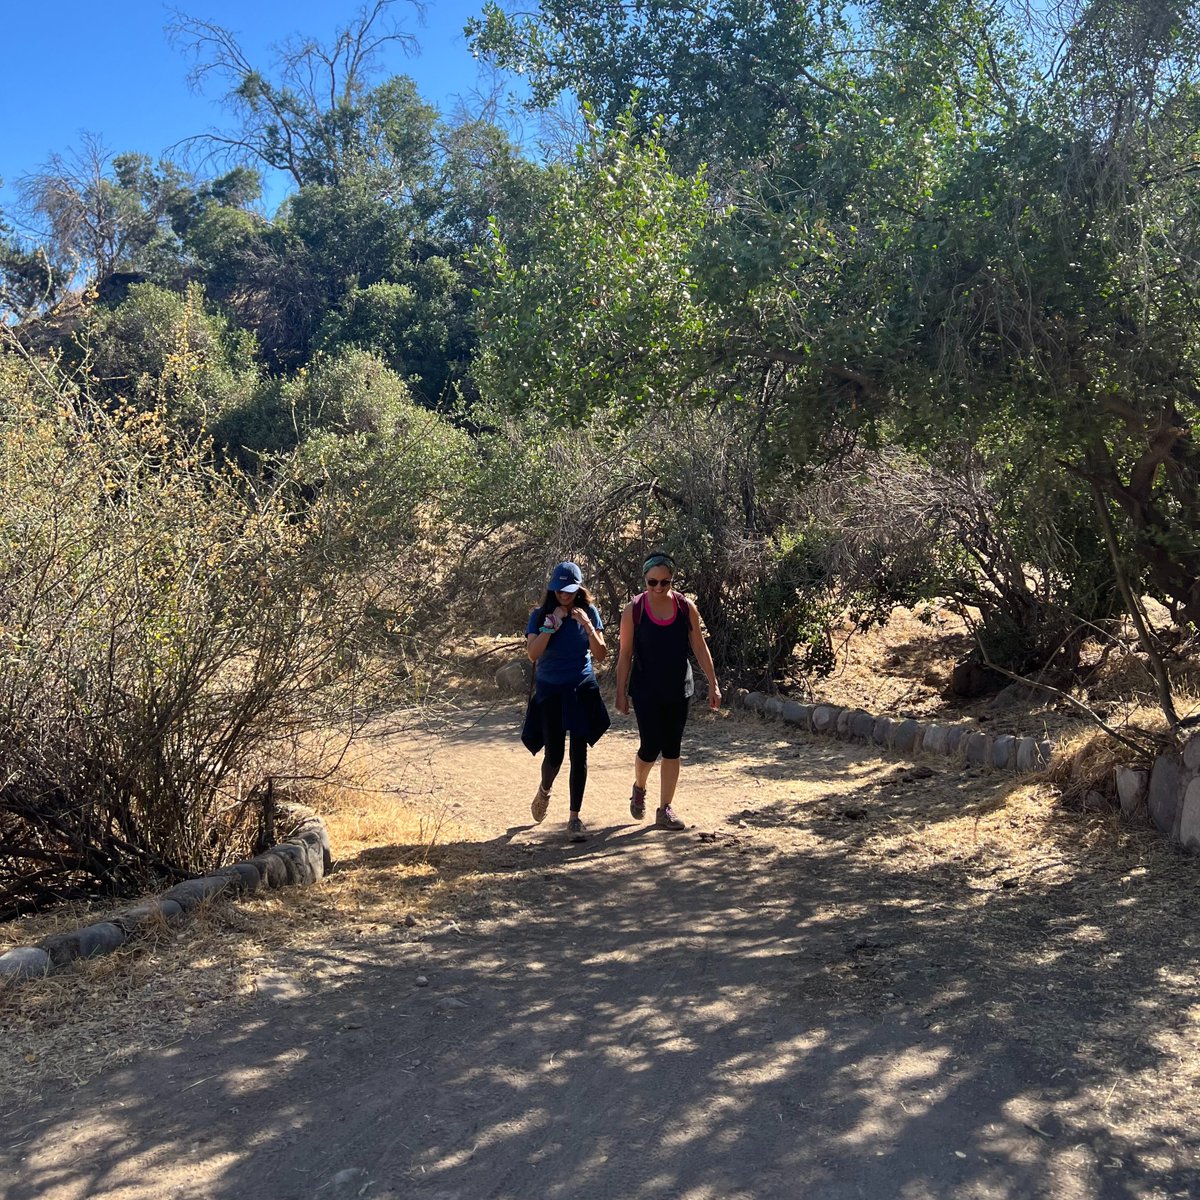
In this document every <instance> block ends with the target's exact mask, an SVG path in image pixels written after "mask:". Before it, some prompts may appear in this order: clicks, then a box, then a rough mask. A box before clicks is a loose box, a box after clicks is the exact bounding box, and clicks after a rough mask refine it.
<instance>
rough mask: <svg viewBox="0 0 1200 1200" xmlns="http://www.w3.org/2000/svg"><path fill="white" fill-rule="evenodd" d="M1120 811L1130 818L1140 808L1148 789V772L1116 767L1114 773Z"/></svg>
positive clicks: (1134, 768)
mask: <svg viewBox="0 0 1200 1200" xmlns="http://www.w3.org/2000/svg"><path fill="white" fill-rule="evenodd" d="M1114 774H1115V775H1116V782H1117V799H1118V800H1119V801H1120V804H1121V811H1122V812H1123V813H1124V814H1125V815H1126V816H1127V817H1131V816H1133V814H1134V813H1135V812H1137V810H1138V809H1139V808H1140V807H1141V806H1142V802H1143V801H1144V800H1145V799H1146V791H1147V789H1148V788H1149V787H1150V772H1149V771H1147V770H1145V769H1144V768H1142V767H1118V768H1117V769H1116V771H1115V772H1114Z"/></svg>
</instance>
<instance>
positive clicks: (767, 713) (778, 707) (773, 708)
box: [762, 696, 783, 720]
mask: <svg viewBox="0 0 1200 1200" xmlns="http://www.w3.org/2000/svg"><path fill="white" fill-rule="evenodd" d="M762 714H763V716H764V717H773V718H774V719H775V720H778V719H779V718H780V717H782V716H783V698H782V697H781V696H768V697H767V698H766V700H764V701H763V706H762Z"/></svg>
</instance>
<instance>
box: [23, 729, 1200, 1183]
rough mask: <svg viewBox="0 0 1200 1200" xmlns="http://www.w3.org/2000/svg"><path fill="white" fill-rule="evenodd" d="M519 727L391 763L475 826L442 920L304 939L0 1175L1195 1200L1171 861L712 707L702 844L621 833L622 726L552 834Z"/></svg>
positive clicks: (1181, 940)
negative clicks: (581, 814)
mask: <svg viewBox="0 0 1200 1200" xmlns="http://www.w3.org/2000/svg"><path fill="white" fill-rule="evenodd" d="M514 711H515V710H513V709H510V708H504V709H502V710H500V711H492V712H488V711H484V710H480V711H479V712H478V713H475V714H471V713H467V714H465V715H463V716H462V717H461V718H460V719H459V720H457V721H455V722H451V723H450V724H448V725H446V726H444V727H442V728H440V729H438V730H434V731H425V732H409V733H406V734H403V735H397V736H396V737H394V738H392V739H391V740H390V741H388V742H387V743H385V744H383V745H382V747H381V750H382V752H383V753H385V754H387V755H389V756H390V757H391V760H392V761H393V763H394V764H395V769H396V771H397V772H399V771H400V770H401V769H402V764H404V763H411V762H412V761H413V760H414V759H415V760H416V761H418V762H419V763H420V764H421V770H422V771H423V772H424V773H425V774H426V775H427V776H428V778H429V781H430V782H431V783H432V784H433V786H434V788H435V790H437V791H440V792H441V793H442V794H443V795H444V796H445V797H446V798H447V802H448V803H452V804H457V805H461V806H462V808H461V809H460V810H457V811H460V812H461V813H462V814H463V815H464V816H465V817H467V818H468V819H469V820H470V821H471V822H472V823H473V824H474V825H476V826H478V828H479V831H480V832H479V834H478V837H477V838H474V837H473V838H471V839H470V843H471V844H470V845H468V846H463V845H459V846H455V847H447V848H446V850H447V854H448V859H447V861H449V858H451V857H453V854H452V853H451V852H453V853H458V854H462V853H464V852H467V851H469V852H470V855H471V857H472V859H473V860H475V861H477V862H478V863H479V866H480V872H481V874H480V876H479V879H478V882H477V886H475V887H473V888H472V889H470V890H468V891H464V893H463V899H462V902H461V905H460V906H459V908H458V909H457V910H456V911H455V912H454V914H453V920H449V921H447V920H442V919H439V920H436V921H429V922H419V923H418V924H416V925H415V926H411V927H410V926H408V925H405V924H403V923H399V922H398V923H397V924H396V925H395V926H394V927H390V928H382V929H381V928H376V927H373V928H372V929H370V930H369V931H367V932H363V931H362V930H356V929H354V928H353V922H352V921H351V920H350V919H347V922H346V924H345V925H344V926H340V925H331V926H330V927H329V928H328V929H325V930H319V931H315V936H314V943H313V947H312V948H311V949H310V950H309V951H308V952H307V953H304V954H302V955H301V954H300V953H299V952H294V954H293V957H292V958H291V959H289V958H288V957H287V956H283V957H281V958H280V960H279V961H277V962H275V963H273V964H270V970H269V971H267V972H264V984H263V986H262V988H261V990H260V995H259V998H258V999H257V1000H256V1001H255V1002H254V1004H253V1005H252V1006H250V1007H248V1008H241V1009H233V1010H230V1011H229V1012H228V1013H226V1014H224V1015H223V1016H222V1018H221V1019H220V1020H218V1021H217V1022H216V1023H215V1025H214V1026H213V1027H211V1028H210V1029H209V1030H208V1031H207V1032H205V1033H203V1034H201V1035H199V1036H197V1037H195V1038H193V1039H192V1040H189V1041H186V1042H183V1043H180V1044H177V1045H175V1046H173V1047H170V1048H167V1049H165V1050H162V1051H159V1052H155V1053H147V1054H143V1055H141V1056H139V1057H138V1058H135V1059H134V1060H133V1061H132V1062H130V1063H129V1064H128V1065H127V1066H125V1067H122V1068H121V1069H119V1070H117V1071H114V1072H113V1073H111V1074H110V1075H108V1076H107V1077H105V1078H103V1079H99V1080H95V1081H93V1082H91V1083H89V1084H87V1085H85V1086H83V1087H82V1088H79V1089H78V1090H76V1091H74V1092H72V1093H71V1094H69V1095H61V1094H60V1095H48V1096H46V1097H44V1099H43V1100H42V1101H41V1102H40V1103H39V1104H37V1105H36V1106H33V1107H31V1108H29V1109H28V1110H27V1111H25V1112H23V1113H21V1114H19V1115H18V1116H16V1117H13V1118H10V1120H9V1125H8V1128H7V1129H6V1130H5V1132H4V1134H3V1142H2V1143H0V1146H2V1147H3V1149H2V1150H0V1195H3V1196H4V1197H5V1198H6V1200H34V1198H35V1197H36V1198H38V1200H76V1198H79V1197H99V1196H104V1197H112V1198H113V1200H117V1198H120V1200H133V1198H135V1197H136V1198H141V1197H155V1198H162V1197H179V1198H180V1200H183V1198H187V1200H199V1198H206V1200H215V1198H221V1200H224V1198H234V1197H244V1196H255V1197H257V1198H260V1200H285V1198H288V1200H290V1198H293V1197H295V1198H305V1200H307V1198H310V1197H311V1198H313V1200H335V1198H340V1197H349V1196H361V1197H373V1198H375V1200H381V1198H383V1197H405V1198H407V1197H413V1198H427V1200H486V1198H495V1200H533V1198H535V1197H537V1198H542V1197H547V1198H552V1200H559V1198H561V1200H567V1198H574V1197H581V1198H583V1197H586V1198H587V1200H635V1198H638V1200H640V1198H650V1197H662V1198H671V1200H774V1198H780V1200H783V1198H788V1200H794V1198H797V1197H803V1198H813V1200H841V1198H843V1197H845V1198H850V1197H868V1198H889V1197H897V1198H902V1200H924V1198H927V1197H930V1198H932V1197H963V1198H969V1200H984V1198H993V1197H997V1198H998V1197H1006V1198H1008V1197H1011V1198H1014V1200H1015V1198H1018V1197H1020V1198H1030V1197H1055V1198H1056V1200H1071V1198H1075V1197H1105V1198H1107V1197H1114V1198H1116V1197H1123V1198H1124V1197H1145V1198H1149V1197H1165V1196H1192V1195H1196V1194H1197V1191H1196V1184H1195V1176H1194V1174H1193V1167H1194V1147H1195V1135H1194V1130H1195V1129H1196V1127H1197V1111H1196V1110H1197V1107H1198V1103H1197V1102H1198V1100H1200V1093H1198V1092H1197V1090H1196V1088H1197V1078H1198V1077H1197V1071H1196V1067H1195V1065H1194V1062H1193V1054H1192V1047H1193V1046H1194V1044H1195V1042H1194V1036H1195V1033H1196V1027H1197V1014H1196V1012H1195V1011H1194V1009H1193V1006H1194V1004H1195V1001H1196V983H1197V972H1196V963H1197V944H1198V937H1200V935H1198V933H1197V931H1198V930H1200V921H1197V919H1196V918H1197V915H1198V913H1200V904H1198V902H1197V900H1196V895H1195V887H1194V874H1193V873H1191V872H1192V865H1191V864H1190V863H1182V862H1178V861H1175V860H1172V859H1170V857H1169V855H1168V854H1167V852H1166V851H1164V850H1161V849H1159V848H1158V847H1157V846H1156V844H1154V843H1153V842H1152V841H1150V840H1148V839H1147V840H1139V839H1133V840H1128V839H1126V840H1124V841H1118V840H1117V839H1115V838H1114V837H1113V836H1111V835H1104V836H1099V837H1097V835H1096V830H1095V829H1093V828H1092V827H1091V826H1089V825H1088V823H1087V819H1085V818H1083V817H1078V818H1069V819H1068V820H1066V821H1065V822H1064V821H1062V820H1051V813H1050V809H1049V807H1048V804H1049V802H1048V801H1046V800H1043V799H1040V798H1039V797H1038V795H1037V793H1036V792H1034V793H1030V792H1029V790H1028V789H1025V790H1021V789H1018V788H1015V787H1014V785H1013V783H1012V781H1011V780H1005V779H1003V778H1001V777H998V776H991V775H984V774H976V775H970V776H963V775H960V774H958V773H957V772H952V771H950V770H949V769H948V768H946V767H945V766H941V767H938V768H933V767H932V766H920V765H918V766H917V767H916V768H915V769H914V766H913V764H909V763H905V762H903V761H901V760H896V759H881V758H876V757H872V756H871V754H870V753H869V752H868V751H867V750H866V749H864V748H859V747H854V746H848V745H841V744H837V743H834V742H830V741H822V740H816V739H813V740H804V739H802V738H799V737H797V738H791V737H787V736H785V735H784V734H783V732H782V731H781V730H780V729H779V728H778V727H774V726H770V725H765V724H760V723H759V722H757V721H754V720H751V719H749V718H737V717H727V716H722V717H719V718H712V717H707V716H705V717H701V718H699V719H698V720H696V721H695V723H694V726H693V728H692V730H691V732H690V742H689V745H688V747H687V750H686V751H685V754H688V758H687V765H686V768H685V774H684V781H683V785H682V787H681V792H680V804H679V807H680V810H681V812H682V813H683V815H685V816H686V817H687V818H688V820H689V821H690V822H691V823H692V825H693V828H692V829H689V831H688V832H686V833H683V834H666V833H660V832H657V831H654V830H653V829H650V828H648V827H646V826H638V825H635V824H633V823H632V822H631V821H630V820H629V817H628V812H627V809H626V808H625V799H626V797H627V795H628V781H629V762H628V760H629V756H630V755H631V754H632V750H633V740H632V735H631V732H630V730H629V728H628V726H627V725H618V727H617V728H616V729H615V730H614V732H613V733H612V734H611V735H610V736H609V737H607V738H606V739H605V740H604V741H603V742H602V743H601V744H600V746H599V748H598V750H597V752H596V754H595V755H594V758H593V770H592V776H591V781H590V783H589V789H588V802H587V806H586V809H585V816H586V817H588V818H589V819H590V821H591V823H592V828H593V831H594V836H593V837H592V839H591V840H590V841H588V842H587V843H585V844H583V845H582V846H568V845H566V844H564V842H563V841H562V833H563V826H562V821H563V819H564V817H565V812H563V811H562V810H563V809H565V788H560V789H559V790H560V791H561V792H562V793H563V795H562V796H556V798H555V807H554V808H552V810H551V815H550V818H549V819H548V820H547V822H546V823H545V825H543V826H540V827H536V828H533V827H530V826H529V819H528V808H527V804H528V799H529V795H530V793H531V791H532V788H533V783H534V780H535V770H534V764H533V762H532V760H531V759H530V758H529V756H528V755H526V754H525V752H524V751H523V750H522V749H521V748H520V747H519V746H518V745H517V744H516V742H515V738H514V735H513V724H514ZM689 752H690V753H689ZM564 782H565V781H564ZM1102 832H1103V831H1101V833H1102ZM701 835H704V836H701ZM1088 840H1090V841H1091V842H1093V843H1095V844H1094V845H1092V846H1091V847H1090V848H1087V847H1085V846H1084V844H1083V843H1084V842H1085V841H1088ZM400 849H401V848H394V847H393V848H387V847H384V848H380V849H379V850H378V852H377V853H378V854H381V855H386V854H387V853H389V852H391V853H397V852H399V851H400ZM360 858H361V859H363V860H364V861H362V862H358V861H356V862H351V863H349V864H346V866H347V869H350V870H354V869H365V868H366V866H367V865H368V862H367V860H369V858H370V854H367V855H363V856H360ZM1164 872H1174V873H1175V874H1174V875H1173V876H1172V878H1175V879H1177V880H1179V881H1180V884H1181V886H1180V887H1179V889H1178V892H1177V894H1174V893H1171V892H1170V891H1167V892H1164V888H1163V886H1162V879H1163V878H1164ZM1188 882H1190V883H1191V886H1183V885H1184V884H1186V883H1188ZM1164 894H1166V895H1167V896H1168V897H1170V903H1169V905H1167V906H1166V907H1164V900H1163V897H1164ZM267 976H269V977H270V981H269V985H268V980H267ZM418 977H422V978H423V979H424V980H426V981H427V982H426V983H425V984H424V985H418Z"/></svg>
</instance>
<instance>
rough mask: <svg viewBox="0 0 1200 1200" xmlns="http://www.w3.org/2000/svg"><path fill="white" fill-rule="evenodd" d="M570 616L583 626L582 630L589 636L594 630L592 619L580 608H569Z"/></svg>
mask: <svg viewBox="0 0 1200 1200" xmlns="http://www.w3.org/2000/svg"><path fill="white" fill-rule="evenodd" d="M571 616H572V617H574V618H575V620H576V621H578V622H579V624H580V625H581V626H582V627H583V632H584V633H586V634H588V635H589V636H591V635H592V634H593V633H595V632H596V627H595V626H594V625H593V624H592V619H591V617H589V616H588V615H587V613H585V612H584V611H583V609H582V608H573V609H571Z"/></svg>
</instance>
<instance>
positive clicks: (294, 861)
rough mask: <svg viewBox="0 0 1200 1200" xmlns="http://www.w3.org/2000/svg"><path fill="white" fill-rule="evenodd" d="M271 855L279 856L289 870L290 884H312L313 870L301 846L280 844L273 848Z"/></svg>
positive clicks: (286, 843) (289, 843)
mask: <svg viewBox="0 0 1200 1200" xmlns="http://www.w3.org/2000/svg"><path fill="white" fill-rule="evenodd" d="M271 853H272V854H275V855H277V856H278V857H279V858H280V859H281V860H282V861H283V865H284V866H285V867H286V868H287V873H288V883H311V882H312V868H311V867H310V865H309V862H308V857H307V855H306V854H305V853H304V851H303V850H301V849H300V847H299V846H294V845H293V844H292V843H291V842H280V843H279V845H278V846H272V847H271Z"/></svg>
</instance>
